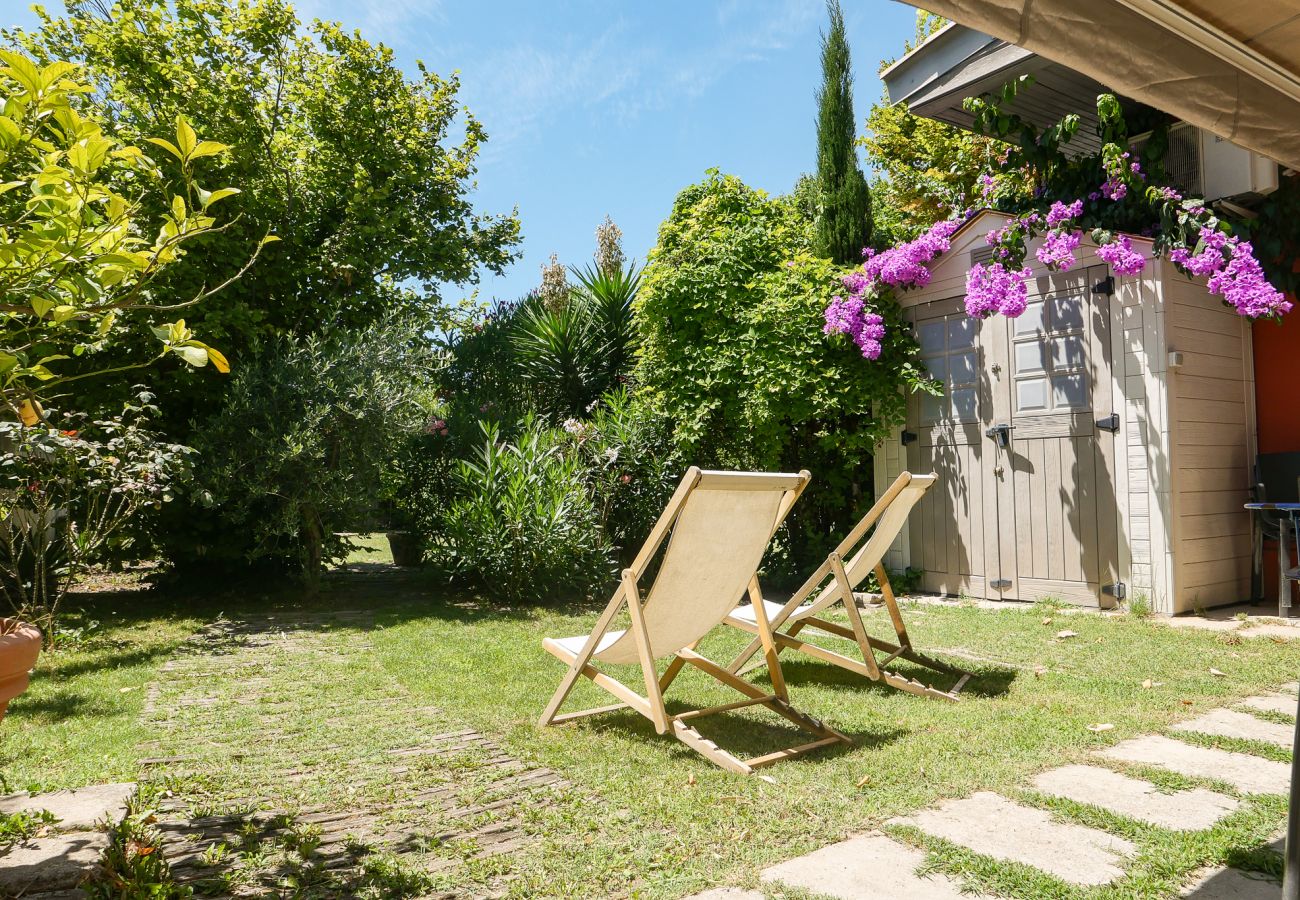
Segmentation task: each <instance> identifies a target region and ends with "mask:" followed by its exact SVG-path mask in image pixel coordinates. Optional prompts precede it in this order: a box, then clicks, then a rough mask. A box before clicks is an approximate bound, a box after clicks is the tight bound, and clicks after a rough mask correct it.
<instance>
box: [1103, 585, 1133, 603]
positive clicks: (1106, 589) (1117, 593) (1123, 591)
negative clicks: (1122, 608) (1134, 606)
mask: <svg viewBox="0 0 1300 900" xmlns="http://www.w3.org/2000/svg"><path fill="white" fill-rule="evenodd" d="M1101 592H1102V593H1103V594H1106V595H1107V596H1109V597H1114V598H1115V599H1116V600H1126V599H1128V585H1126V584H1125V583H1124V582H1122V581H1117V582H1115V583H1114V584H1103V585H1102V586H1101Z"/></svg>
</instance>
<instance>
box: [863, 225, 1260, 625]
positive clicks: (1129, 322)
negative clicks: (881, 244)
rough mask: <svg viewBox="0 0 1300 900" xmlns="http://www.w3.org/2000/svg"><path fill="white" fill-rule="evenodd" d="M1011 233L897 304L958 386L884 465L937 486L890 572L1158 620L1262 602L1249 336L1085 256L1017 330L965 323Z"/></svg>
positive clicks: (918, 418) (945, 260)
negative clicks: (1146, 609) (1130, 607)
mask: <svg viewBox="0 0 1300 900" xmlns="http://www.w3.org/2000/svg"><path fill="white" fill-rule="evenodd" d="M1008 220H1009V219H1008V217H1006V216H1004V215H1002V214H999V213H995V212H991V211H985V212H982V213H980V214H978V215H976V216H975V217H974V218H973V219H971V221H969V222H967V223H966V224H965V225H964V226H963V227H962V228H961V229H960V230H959V231H957V232H956V233H955V234H954V235H953V236H952V239H951V248H950V249H949V251H948V252H947V253H945V254H943V255H942V256H940V257H939V258H938V259H936V260H935V261H934V262H933V263H931V265H930V270H931V273H932V277H931V281H930V283H929V284H928V285H926V286H925V287H924V288H917V289H913V290H909V291H904V292H903V293H902V294H901V295H900V302H901V303H902V305H903V308H904V313H905V316H906V318H907V320H908V322H909V323H911V326H912V327H913V328H914V329H915V333H916V337H917V340H918V341H919V343H920V346H921V354H922V356H923V358H924V360H925V363H926V365H927V366H928V368H929V371H930V373H931V375H932V376H933V377H934V378H935V379H936V381H937V382H938V383H939V384H940V385H941V386H942V393H941V395H940V396H937V397H935V396H929V395H924V394H917V395H914V396H913V397H912V399H911V401H910V403H909V409H908V416H907V423H906V425H905V426H904V427H903V428H902V429H899V431H898V432H896V434H895V435H894V436H893V437H892V438H891V439H890V440H888V441H886V442H885V443H884V444H883V445H882V446H880V447H879V448H877V453H876V456H875V483H876V485H877V486H878V487H879V488H880V489H883V486H887V485H888V484H889V483H890V482H891V481H892V480H893V478H894V477H895V475H896V474H897V473H898V472H900V471H902V470H904V469H907V470H910V471H912V472H930V471H933V472H936V473H937V474H938V475H939V477H940V480H939V483H938V484H937V485H936V486H935V488H934V489H932V490H931V491H930V492H929V493H928V495H927V497H926V499H925V500H924V501H923V502H922V504H921V505H920V506H918V508H917V509H916V510H915V511H914V512H913V514H912V517H911V520H910V522H909V526H908V528H907V529H905V531H904V532H903V534H902V535H901V536H900V538H899V540H898V542H897V543H896V544H895V545H894V547H893V548H892V550H891V552H890V555H889V557H888V558H887V564H888V565H889V566H890V567H891V568H894V569H900V570H901V569H905V568H908V567H911V568H913V569H917V570H920V571H921V573H922V575H921V589H922V590H924V591H927V592H934V593H940V594H948V595H964V596H970V597H980V598H990V599H1014V600H1028V601H1033V600H1038V599H1041V598H1049V597H1050V598H1056V599H1058V600H1062V601H1066V602H1069V603H1075V604H1082V605H1087V606H1101V607H1109V606H1113V605H1114V604H1115V602H1116V600H1119V599H1123V598H1128V599H1129V600H1130V601H1131V600H1133V599H1134V598H1137V597H1145V598H1146V599H1147V600H1148V602H1149V603H1150V604H1151V607H1152V608H1153V609H1154V610H1155V611H1156V612H1161V613H1178V612H1183V611H1186V610H1191V609H1197V608H1201V607H1211V606H1217V605H1222V604H1226V603H1234V602H1238V601H1241V600H1243V599H1246V598H1247V596H1248V595H1249V592H1250V570H1251V541H1250V518H1249V516H1248V514H1247V513H1246V512H1245V511H1244V510H1243V509H1242V504H1243V503H1245V502H1247V501H1248V499H1249V491H1250V486H1251V480H1252V479H1251V471H1252V464H1251V463H1252V460H1253V459H1254V454H1255V450H1254V441H1255V427H1254V409H1255V405H1254V396H1253V390H1254V383H1253V372H1252V362H1251V360H1252V354H1251V343H1250V342H1251V329H1250V322H1249V320H1247V319H1245V318H1243V317H1241V316H1238V315H1237V314H1236V313H1235V312H1234V311H1232V310H1229V309H1227V308H1226V307H1225V306H1224V305H1223V304H1222V303H1221V301H1220V300H1219V299H1218V298H1217V297H1213V296H1211V295H1210V294H1209V293H1208V292H1207V291H1206V289H1205V284H1204V280H1203V279H1191V278H1188V277H1187V276H1185V275H1183V274H1182V273H1180V272H1178V271H1177V270H1176V269H1175V268H1174V266H1173V264H1172V263H1170V262H1169V261H1168V260H1166V259H1151V258H1150V256H1151V244H1150V241H1149V240H1146V239H1143V238H1140V237H1136V236H1130V237H1131V240H1132V241H1133V245H1134V247H1135V248H1136V249H1140V250H1142V251H1143V253H1144V254H1145V255H1146V256H1148V263H1147V265H1146V267H1145V269H1144V270H1143V271H1142V272H1141V273H1140V274H1138V275H1133V276H1115V275H1113V273H1112V272H1111V271H1110V269H1109V267H1108V266H1107V265H1106V263H1105V262H1103V261H1102V260H1100V259H1099V258H1098V257H1097V256H1096V253H1095V250H1096V247H1095V245H1092V244H1091V243H1089V242H1088V240H1087V239H1086V237H1085V240H1084V242H1083V243H1082V244H1080V246H1079V249H1078V250H1077V251H1076V256H1077V257H1078V263H1077V264H1076V265H1075V266H1074V267H1073V268H1072V269H1071V270H1070V271H1068V272H1065V273H1058V274H1048V273H1045V270H1044V268H1043V267H1042V266H1041V265H1038V264H1037V262H1036V260H1034V258H1033V250H1034V249H1036V247H1037V243H1036V242H1035V243H1034V244H1031V245H1030V256H1029V257H1028V259H1029V262H1030V263H1031V264H1032V265H1033V266H1034V270H1035V272H1036V273H1038V274H1039V277H1037V278H1035V279H1034V280H1032V281H1031V282H1030V285H1029V288H1030V297H1029V306H1028V308H1027V309H1026V311H1025V313H1024V314H1023V315H1022V316H1020V317H1019V318H1017V319H1007V318H1005V317H1002V316H993V317H991V318H989V319H986V320H983V321H980V320H976V319H972V318H970V317H968V316H967V315H966V312H965V308H964V296H963V295H964V291H965V279H966V273H967V271H968V270H969V268H970V266H971V265H972V264H973V263H977V262H983V261H987V259H988V257H989V254H990V248H989V247H988V246H987V245H986V243H985V240H984V236H985V234H986V233H987V232H988V231H989V230H990V229H992V228H997V227H1001V225H1003V224H1004V223H1005V222H1006V221H1008Z"/></svg>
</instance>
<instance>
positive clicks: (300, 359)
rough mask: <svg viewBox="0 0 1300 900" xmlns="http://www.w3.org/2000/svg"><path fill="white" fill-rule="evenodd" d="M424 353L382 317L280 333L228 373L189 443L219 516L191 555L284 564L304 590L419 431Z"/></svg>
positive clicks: (407, 332) (412, 333) (372, 502)
mask: <svg viewBox="0 0 1300 900" xmlns="http://www.w3.org/2000/svg"><path fill="white" fill-rule="evenodd" d="M430 355H431V350H430V347H429V345H428V343H427V341H425V340H424V338H423V334H422V326H421V325H420V323H418V322H416V321H412V320H411V319H409V318H395V319H394V318H389V319H385V320H381V321H380V322H377V323H374V324H372V325H370V326H367V327H366V328H363V329H342V328H340V329H335V330H334V331H332V332H331V333H329V334H315V335H311V336H308V337H306V338H303V339H300V340H293V339H292V338H290V337H287V336H282V337H281V338H279V339H278V340H276V341H273V342H271V343H269V344H268V345H267V346H266V347H265V348H264V349H263V350H262V351H261V352H259V353H257V354H255V355H254V356H253V357H252V358H251V359H250V360H249V361H248V362H247V363H246V364H245V365H243V366H241V367H240V368H238V369H236V370H235V374H234V376H233V377H232V379H231V383H230V391H229V399H228V401H227V403H226V404H225V405H224V407H223V408H222V411H221V413H220V414H219V415H218V416H216V417H215V418H213V419H212V420H211V421H210V422H209V423H208V424H207V425H206V426H205V427H204V428H203V429H202V431H200V432H199V433H197V434H196V435H195V441H194V444H195V449H196V450H197V451H198V453H199V458H200V459H204V460H205V464H204V466H203V468H202V470H201V471H199V472H198V473H197V474H196V478H197V479H198V485H197V490H198V491H200V492H201V493H202V494H203V495H204V497H205V498H206V500H207V502H208V503H209V504H210V505H212V506H214V507H216V508H217V510H218V512H219V514H218V515H215V516H212V515H209V516H207V517H205V519H204V521H203V523H201V524H202V526H203V528H204V529H205V531H204V532H203V534H202V540H200V541H199V548H198V549H199V550H200V551H201V552H200V553H198V554H197V555H199V556H200V558H201V559H202V560H205V561H208V562H213V563H216V564H218V565H228V564H230V563H231V562H234V561H236V560H242V561H246V562H267V563H270V564H273V565H275V566H279V565H283V564H286V563H287V564H289V565H290V566H293V567H296V568H297V571H298V572H300V573H301V575H302V576H303V577H304V578H305V580H306V581H307V582H308V583H314V582H315V580H316V579H317V578H318V577H319V576H320V574H321V572H322V570H323V567H324V565H325V563H327V562H329V561H331V560H335V559H338V558H340V557H341V556H342V555H343V554H344V553H345V552H346V549H347V546H346V542H345V541H343V540H342V539H340V538H339V537H338V536H337V535H338V533H339V532H345V531H351V530H354V529H355V528H357V527H358V526H360V525H362V524H363V523H365V522H367V521H369V520H370V519H371V518H372V517H373V516H374V514H375V512H376V506H377V500H378V498H379V497H381V496H382V494H383V481H384V473H385V470H386V467H387V466H388V464H389V462H390V460H391V458H392V456H393V455H394V448H395V447H396V446H398V445H399V444H400V443H401V442H402V441H403V440H404V439H405V438H406V437H407V436H409V435H411V434H413V433H415V432H416V431H417V430H418V429H419V428H420V427H421V426H423V425H425V418H426V417H425V408H424V397H425V390H426V387H427V382H428V377H429V375H430V373H431V369H432V367H431V359H430ZM167 537H168V535H167V534H164V535H163V539H164V540H166V539H167ZM183 539H184V540H185V541H186V542H187V544H188V543H189V542H190V541H191V540H192V536H191V535H190V534H188V533H185V534H183ZM193 549H194V548H192V547H187V550H193Z"/></svg>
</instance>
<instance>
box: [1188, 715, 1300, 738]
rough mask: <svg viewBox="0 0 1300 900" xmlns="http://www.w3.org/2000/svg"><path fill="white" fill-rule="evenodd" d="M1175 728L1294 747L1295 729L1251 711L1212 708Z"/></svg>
mask: <svg viewBox="0 0 1300 900" xmlns="http://www.w3.org/2000/svg"><path fill="white" fill-rule="evenodd" d="M1174 731H1191V732H1198V733H1200V734H1212V735H1215V736H1216V737H1230V738H1242V739H1244V740H1250V741H1262V742H1264V743H1266V744H1274V745H1276V746H1278V747H1290V746H1291V742H1292V741H1293V740H1294V739H1295V729H1294V728H1292V727H1290V726H1288V725H1279V724H1277V723H1276V722H1267V721H1265V720H1264V719H1261V718H1259V717H1258V716H1252V715H1251V714H1250V713H1244V712H1237V711H1236V710H1234V709H1212V710H1210V711H1209V712H1207V713H1205V714H1204V715H1200V716H1197V717H1196V718H1195V719H1191V720H1189V721H1187V722H1179V723H1178V724H1177V725H1175V726H1174Z"/></svg>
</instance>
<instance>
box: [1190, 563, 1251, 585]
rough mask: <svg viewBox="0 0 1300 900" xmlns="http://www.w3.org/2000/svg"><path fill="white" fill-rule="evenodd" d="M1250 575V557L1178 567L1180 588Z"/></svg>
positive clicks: (1245, 577) (1238, 578)
mask: <svg viewBox="0 0 1300 900" xmlns="http://www.w3.org/2000/svg"><path fill="white" fill-rule="evenodd" d="M1249 577H1250V557H1249V556H1242V557H1238V558H1236V559H1216V560H1212V561H1209V562H1198V563H1186V564H1184V565H1181V566H1179V567H1178V578H1179V584H1180V586H1181V588H1186V589H1189V590H1190V589H1193V588H1196V587H1199V586H1201V585H1207V584H1219V583H1222V582H1229V581H1232V582H1236V581H1238V580H1240V579H1247V578H1249Z"/></svg>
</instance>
